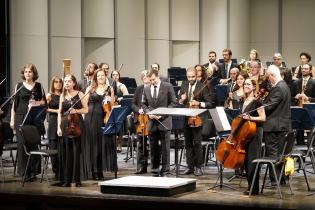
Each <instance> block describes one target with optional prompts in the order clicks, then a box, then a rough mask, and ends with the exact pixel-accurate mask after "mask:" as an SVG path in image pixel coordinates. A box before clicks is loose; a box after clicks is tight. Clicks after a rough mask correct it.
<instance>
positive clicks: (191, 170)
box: [181, 168, 194, 175]
mask: <svg viewBox="0 0 315 210" xmlns="http://www.w3.org/2000/svg"><path fill="white" fill-rule="evenodd" d="M193 173H194V170H193V169H189V168H188V169H186V170H185V171H184V172H183V173H181V175H189V174H193Z"/></svg>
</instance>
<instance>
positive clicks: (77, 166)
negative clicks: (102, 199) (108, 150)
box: [57, 74, 88, 187]
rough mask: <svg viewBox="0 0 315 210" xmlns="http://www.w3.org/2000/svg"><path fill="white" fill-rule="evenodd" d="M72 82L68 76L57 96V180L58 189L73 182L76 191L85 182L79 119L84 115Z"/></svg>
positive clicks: (82, 98)
mask: <svg viewBox="0 0 315 210" xmlns="http://www.w3.org/2000/svg"><path fill="white" fill-rule="evenodd" d="M77 86H78V85H77V80H76V78H75V77H74V76H73V75H71V74H68V75H66V76H65V78H64V88H63V91H62V94H61V96H60V103H59V111H58V127H57V133H58V136H62V139H60V143H59V145H58V146H59V160H58V161H59V167H60V169H59V174H58V175H57V179H58V180H59V181H60V182H61V183H63V185H62V186H64V187H70V186H71V183H72V182H75V184H76V187H80V186H81V185H82V184H81V180H84V179H85V178H86V173H85V172H84V168H85V166H84V161H83V156H82V145H83V142H84V138H85V127H84V122H83V118H82V115H83V114H86V113H87V111H88V108H87V101H86V97H85V96H84V94H83V93H82V92H80V91H78V90H77V89H78V87H77Z"/></svg>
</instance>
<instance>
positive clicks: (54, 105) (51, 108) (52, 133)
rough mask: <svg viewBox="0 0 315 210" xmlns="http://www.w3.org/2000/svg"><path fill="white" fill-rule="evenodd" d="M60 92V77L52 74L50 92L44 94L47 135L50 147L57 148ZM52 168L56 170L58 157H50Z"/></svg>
mask: <svg viewBox="0 0 315 210" xmlns="http://www.w3.org/2000/svg"><path fill="white" fill-rule="evenodd" d="M61 92H62V79H61V77H59V76H54V77H53V78H52V80H51V84H50V92H49V93H48V94H47V96H46V100H47V104H48V109H47V113H48V129H47V137H48V139H49V144H50V145H51V146H50V148H51V149H57V144H58V142H57V139H58V134H57V124H58V122H57V121H58V111H59V100H60V95H61ZM51 164H52V170H53V172H54V173H56V171H57V167H58V158H57V157H51Z"/></svg>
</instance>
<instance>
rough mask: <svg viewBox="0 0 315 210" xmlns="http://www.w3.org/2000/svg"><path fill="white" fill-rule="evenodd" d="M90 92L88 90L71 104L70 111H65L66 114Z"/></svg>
mask: <svg viewBox="0 0 315 210" xmlns="http://www.w3.org/2000/svg"><path fill="white" fill-rule="evenodd" d="M89 93H90V92H89V91H88V92H86V93H85V94H84V95H83V96H82V97H81V98H79V99H78V100H76V101H75V102H74V103H73V104H72V105H71V106H70V108H69V109H68V111H66V112H65V114H64V115H68V114H69V113H70V111H69V110H70V109H72V108H73V107H74V106H75V105H76V104H77V103H79V102H80V101H81V100H82V99H83V98H85V96H87V95H88V94H89Z"/></svg>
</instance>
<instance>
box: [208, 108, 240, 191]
mask: <svg viewBox="0 0 315 210" xmlns="http://www.w3.org/2000/svg"><path fill="white" fill-rule="evenodd" d="M209 112H210V115H211V118H212V119H213V122H214V126H215V129H216V131H217V135H218V136H217V138H220V139H222V138H223V137H226V136H228V135H229V133H230V131H231V125H230V123H229V121H228V118H227V116H226V113H225V111H224V108H223V107H216V108H214V109H209ZM217 162H218V164H219V176H218V178H217V181H216V182H215V185H214V186H213V187H210V188H209V190H213V189H215V188H217V187H219V188H220V189H222V188H223V187H227V188H230V189H232V190H236V189H235V188H233V187H231V186H229V185H227V184H224V183H223V165H222V163H220V162H219V161H217ZM219 180H220V182H219V183H218V181H219Z"/></svg>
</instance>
